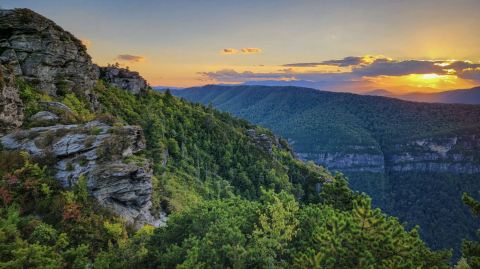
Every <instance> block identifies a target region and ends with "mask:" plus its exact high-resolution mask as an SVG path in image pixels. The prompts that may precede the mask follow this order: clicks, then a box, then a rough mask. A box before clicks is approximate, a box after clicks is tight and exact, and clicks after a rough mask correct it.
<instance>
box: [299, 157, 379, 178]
mask: <svg viewBox="0 0 480 269" xmlns="http://www.w3.org/2000/svg"><path fill="white" fill-rule="evenodd" d="M297 156H298V158H300V159H301V160H311V161H313V162H315V163H316V164H319V165H322V166H325V167H327V168H328V169H330V170H339V171H343V172H373V173H384V172H385V161H384V157H383V155H382V154H371V153H342V152H324V153H298V154H297Z"/></svg>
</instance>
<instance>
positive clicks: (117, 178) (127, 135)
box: [1, 121, 165, 226]
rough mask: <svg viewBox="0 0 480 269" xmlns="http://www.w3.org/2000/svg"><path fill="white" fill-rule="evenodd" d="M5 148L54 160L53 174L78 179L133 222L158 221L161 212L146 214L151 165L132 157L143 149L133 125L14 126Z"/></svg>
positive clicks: (68, 181)
mask: <svg viewBox="0 0 480 269" xmlns="http://www.w3.org/2000/svg"><path fill="white" fill-rule="evenodd" d="M1 142H2V145H3V147H4V148H6V149H10V150H25V151H28V152H29V153H30V154H31V155H33V156H37V157H42V158H43V159H45V160H53V162H54V164H53V166H54V168H55V172H56V174H55V177H56V179H57V180H59V182H60V183H61V184H62V185H63V186H64V187H72V186H73V185H74V184H77V182H78V180H79V179H80V178H81V177H85V179H86V180H87V187H88V190H89V192H90V194H91V195H92V196H93V197H95V198H96V199H97V200H98V201H99V203H100V204H101V205H103V206H106V207H109V208H112V209H113V210H114V211H115V212H116V213H118V214H119V215H120V216H122V217H123V218H125V219H126V220H127V222H130V223H132V224H135V225H137V226H139V225H143V224H151V225H155V226H159V225H162V224H163V223H164V221H165V216H164V215H160V216H157V217H154V216H153V215H152V214H151V213H150V208H151V206H152V204H151V195H152V180H151V179H152V168H151V164H150V162H149V161H148V160H146V159H144V158H141V157H138V156H135V155H134V154H135V153H138V152H139V151H141V150H143V149H144V148H145V140H144V137H143V132H142V129H141V128H140V127H138V126H122V127H112V126H109V125H106V124H104V123H101V122H99V121H92V122H89V123H86V124H73V125H54V126H48V127H37V128H31V129H28V130H18V131H16V132H13V133H10V134H8V135H6V136H4V137H2V138H1Z"/></svg>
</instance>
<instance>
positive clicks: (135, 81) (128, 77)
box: [100, 66, 148, 94]
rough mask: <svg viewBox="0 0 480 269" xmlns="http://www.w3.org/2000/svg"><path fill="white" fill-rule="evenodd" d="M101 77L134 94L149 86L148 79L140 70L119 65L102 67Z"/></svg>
mask: <svg viewBox="0 0 480 269" xmlns="http://www.w3.org/2000/svg"><path fill="white" fill-rule="evenodd" d="M100 78H101V79H104V80H105V81H107V82H108V83H110V84H111V85H113V86H115V87H118V88H120V89H124V90H126V91H129V92H130V93H132V94H140V93H141V92H143V91H145V90H146V89H147V86H148V84H147V81H146V80H145V79H144V78H143V77H142V76H140V74H139V73H138V72H135V71H130V70H128V69H126V68H120V67H118V66H107V67H100Z"/></svg>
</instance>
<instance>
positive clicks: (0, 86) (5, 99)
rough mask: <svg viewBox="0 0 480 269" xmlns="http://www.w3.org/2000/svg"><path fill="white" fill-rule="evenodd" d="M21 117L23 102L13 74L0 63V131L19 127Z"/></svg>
mask: <svg viewBox="0 0 480 269" xmlns="http://www.w3.org/2000/svg"><path fill="white" fill-rule="evenodd" d="M23 117H24V115H23V102H22V100H21V99H20V95H19V90H18V88H17V86H16V85H15V81H14V76H13V74H12V73H11V72H9V71H8V70H7V69H6V68H5V67H4V66H2V65H0V133H2V132H4V131H7V130H8V129H11V128H17V127H20V126H21V125H22V121H23Z"/></svg>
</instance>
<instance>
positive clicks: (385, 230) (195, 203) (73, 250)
mask: <svg viewBox="0 0 480 269" xmlns="http://www.w3.org/2000/svg"><path fill="white" fill-rule="evenodd" d="M96 92H97V94H98V97H99V100H100V102H101V103H102V105H103V109H104V111H101V112H99V113H101V115H103V116H102V117H107V118H110V119H111V118H113V119H114V120H113V122H114V123H115V124H116V125H120V124H123V123H127V124H139V125H141V126H142V127H143V129H144V133H145V136H146V143H147V149H146V150H145V152H142V153H141V154H140V155H139V156H134V157H130V158H128V159H127V160H126V162H134V163H137V164H144V163H146V162H149V161H152V162H153V164H154V174H155V176H154V177H153V182H152V185H153V188H154V194H153V196H152V203H153V207H154V208H156V209H160V208H161V210H163V211H165V212H168V213H170V215H169V219H168V224H167V226H165V227H161V228H153V227H151V226H144V227H143V228H141V229H139V230H138V231H137V232H134V231H133V229H132V227H130V226H128V225H126V224H125V223H124V222H123V221H122V220H120V219H119V218H117V217H116V216H114V215H113V214H112V213H110V212H109V211H108V210H105V209H102V208H101V207H100V206H99V205H98V204H97V202H96V201H95V200H94V199H93V198H92V197H89V195H88V188H87V179H86V178H85V177H83V176H82V177H80V178H79V180H78V182H77V184H76V186H75V187H73V188H72V189H69V190H65V189H62V188H61V187H60V186H59V185H58V183H57V182H56V181H55V180H53V179H52V178H51V177H50V176H49V175H50V174H51V171H49V170H48V169H47V168H45V167H42V166H40V165H39V164H38V163H35V162H34V161H33V160H32V158H30V157H29V156H28V154H25V153H20V152H9V153H7V152H0V157H5V158H8V160H7V159H3V158H1V159H0V203H1V204H0V205H1V206H2V208H1V209H0V268H4V267H5V268H95V269H96V268H294V267H298V268H304V267H310V268H315V267H318V268H320V267H321V268H448V266H447V264H448V261H447V260H448V253H444V252H432V251H430V250H429V249H428V248H427V247H426V246H425V244H424V243H423V242H422V241H421V240H420V239H419V237H418V234H417V231H416V229H413V230H411V231H406V230H405V229H404V228H403V226H402V225H401V224H400V223H399V222H398V221H397V220H396V219H395V218H391V217H387V216H386V215H384V214H383V213H382V212H381V211H380V210H379V209H374V208H372V206H371V202H370V199H368V198H367V197H366V196H364V195H359V194H358V193H355V192H353V191H351V190H350V189H349V188H348V184H347V181H346V179H345V178H344V177H343V176H342V175H340V174H337V175H335V176H332V175H331V174H330V173H329V172H328V171H326V170H325V169H323V168H321V167H318V166H316V165H314V164H313V163H307V164H305V163H303V162H301V161H298V160H296V159H295V158H294V157H293V155H292V152H291V150H290V149H289V148H288V146H287V144H286V143H285V142H281V141H280V142H279V141H277V140H276V139H275V138H274V136H273V134H272V133H271V132H269V131H268V130H265V129H263V128H259V127H256V126H254V125H251V124H249V123H247V122H245V121H243V120H239V119H236V118H233V117H231V116H230V115H228V114H226V113H220V112H218V111H216V110H214V109H212V108H211V107H203V106H200V105H193V104H190V103H187V102H185V101H182V100H179V99H177V98H175V97H173V96H172V95H171V94H170V93H165V94H161V93H155V92H151V91H150V92H147V93H145V94H143V95H141V96H133V95H131V94H129V93H127V92H125V91H122V90H119V89H116V88H106V87H105V86H104V85H103V84H101V83H100V84H99V85H98V87H97V89H96ZM64 102H65V103H66V104H67V105H69V106H70V107H71V108H72V109H73V110H74V112H75V114H76V115H77V116H78V118H79V119H80V120H89V119H91V114H90V111H89V109H88V107H87V106H86V103H85V102H84V101H83V99H82V98H78V97H77V96H76V95H74V94H71V93H67V94H66V95H65V97H64ZM106 115H109V116H106ZM250 129H254V130H255V132H256V133H257V134H262V135H264V136H262V137H269V138H270V139H271V141H268V142H266V144H262V143H261V142H259V141H258V140H256V139H255V138H252V137H250V136H249V135H248V134H247V133H248V132H247V130H250ZM119 131H121V130H120V129H119V128H112V130H111V134H112V137H113V139H112V141H109V142H107V145H106V147H105V148H103V149H101V150H100V151H101V152H97V154H98V156H99V157H101V158H102V159H101V160H105V159H107V158H109V157H112V155H115V154H121V152H122V151H123V150H122V149H124V147H125V145H124V142H125V141H121V140H120V139H117V134H118V133H117V132H119ZM93 132H95V131H93ZM118 137H121V136H118ZM264 142H265V141H264ZM72 168H73V167H72Z"/></svg>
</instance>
